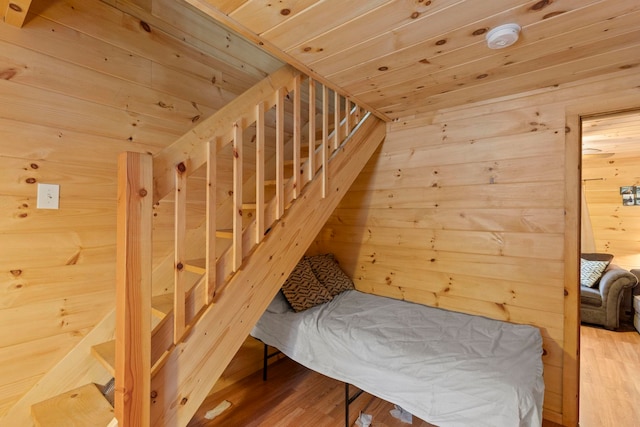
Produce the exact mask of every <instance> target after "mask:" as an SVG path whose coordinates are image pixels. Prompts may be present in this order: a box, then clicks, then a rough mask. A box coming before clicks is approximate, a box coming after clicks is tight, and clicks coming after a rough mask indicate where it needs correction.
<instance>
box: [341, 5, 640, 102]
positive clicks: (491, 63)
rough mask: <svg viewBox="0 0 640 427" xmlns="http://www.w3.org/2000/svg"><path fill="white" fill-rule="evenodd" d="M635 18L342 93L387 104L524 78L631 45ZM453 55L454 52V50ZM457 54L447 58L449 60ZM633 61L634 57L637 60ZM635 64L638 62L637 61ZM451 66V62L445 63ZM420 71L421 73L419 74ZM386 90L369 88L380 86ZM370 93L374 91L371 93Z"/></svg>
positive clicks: (635, 35)
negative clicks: (416, 95) (408, 95)
mask: <svg viewBox="0 0 640 427" xmlns="http://www.w3.org/2000/svg"><path fill="white" fill-rule="evenodd" d="M638 19H640V12H637V13H634V14H629V15H624V16H623V17H622V18H620V21H622V22H621V23H620V25H612V24H611V23H610V22H608V21H604V22H598V23H596V24H594V25H592V26H589V27H583V28H580V29H578V30H575V31H571V32H568V33H564V34H561V35H559V36H558V37H553V38H552V39H549V40H544V41H541V42H536V43H532V44H523V45H522V46H520V47H518V48H514V49H513V50H510V51H509V53H508V54H503V53H499V52H498V53H497V54H494V55H493V56H485V57H483V58H482V59H480V60H477V61H474V62H473V64H463V65H460V66H457V67H456V66H445V65H441V64H440V63H439V61H437V60H434V62H435V64H433V66H434V67H437V68H439V69H440V70H441V71H436V72H434V73H428V74H427V73H426V72H425V73H424V75H423V76H420V75H419V73H417V72H415V71H414V72H413V73H412V74H413V76H417V77H414V78H412V77H411V74H407V73H408V71H410V70H409V69H405V70H403V71H402V72H397V73H389V74H388V75H389V77H388V78H387V79H386V80H387V81H386V82H384V81H381V80H382V79H378V81H374V80H373V79H370V80H369V81H368V83H367V85H366V86H362V87H361V89H364V90H365V92H362V91H361V90H359V89H360V88H355V87H350V86H347V87H346V89H347V90H349V91H350V92H352V93H354V95H356V96H359V97H362V98H364V99H366V98H367V97H368V96H369V95H371V96H380V94H383V95H384V96H385V100H387V101H389V102H390V103H398V102H401V101H402V99H403V98H402V97H403V96H405V95H404V94H406V92H407V91H408V90H411V89H413V90H414V93H416V92H422V93H423V94H436V93H443V92H444V91H450V90H455V89H457V88H459V87H462V86H473V85H476V84H481V83H484V81H485V80H487V79H489V80H499V79H501V78H508V77H512V76H516V75H520V74H522V73H527V72H530V71H532V70H535V69H545V68H548V67H552V66H555V65H559V64H561V63H563V62H567V61H573V60H576V59H580V58H585V57H588V56H590V55H592V54H593V53H594V52H601V51H606V50H611V49H612V47H615V48H624V47H626V46H629V45H635V44H637V41H638V40H639V39H640V36H639V33H638V31H637V30H636V31H631V32H630V31H629V30H630V29H632V28H635V27H636V26H635V24H634V23H635V22H638ZM458 52H459V51H458ZM456 53H457V52H453V53H452V54H451V55H453V56H455V55H456ZM541 55H542V56H541ZM637 56H638V55H637ZM638 59H640V57H638ZM450 61H451V60H450ZM425 71H426V70H425ZM392 82H393V84H391V85H388V86H386V87H379V86H374V85H378V84H380V86H385V85H386V84H387V83H392ZM371 88H374V89H373V90H371Z"/></svg>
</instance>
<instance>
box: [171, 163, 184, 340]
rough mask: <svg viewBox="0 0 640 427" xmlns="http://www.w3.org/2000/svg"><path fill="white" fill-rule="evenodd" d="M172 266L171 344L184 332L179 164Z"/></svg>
mask: <svg viewBox="0 0 640 427" xmlns="http://www.w3.org/2000/svg"><path fill="white" fill-rule="evenodd" d="M174 173H175V180H176V183H175V188H176V190H175V203H174V204H175V206H174V242H173V243H174V264H173V271H174V273H173V278H174V280H173V343H174V344H177V343H178V342H180V339H181V338H182V335H183V334H184V331H185V324H186V319H185V306H184V302H185V298H184V293H185V283H184V282H185V273H186V269H185V259H184V257H185V253H186V241H185V239H186V236H187V218H186V216H187V169H186V167H185V165H184V163H179V164H178V165H177V166H176V170H175V172H174Z"/></svg>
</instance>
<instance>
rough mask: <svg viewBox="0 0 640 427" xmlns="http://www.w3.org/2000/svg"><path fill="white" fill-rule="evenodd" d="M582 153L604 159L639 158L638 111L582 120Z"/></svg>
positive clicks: (639, 112) (639, 115)
mask: <svg viewBox="0 0 640 427" xmlns="http://www.w3.org/2000/svg"><path fill="white" fill-rule="evenodd" d="M582 153H583V154H584V155H586V156H598V157H604V158H607V157H611V156H613V155H615V156H616V157H638V156H640V111H632V112H624V113H618V114H612V115H607V116H601V117H591V118H586V119H584V120H583V121H582Z"/></svg>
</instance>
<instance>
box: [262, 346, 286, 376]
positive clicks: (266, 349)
mask: <svg viewBox="0 0 640 427" xmlns="http://www.w3.org/2000/svg"><path fill="white" fill-rule="evenodd" d="M263 344H264V343H263ZM280 353H282V352H281V351H280V350H278V349H276V351H274V352H273V353H271V354H269V346H268V345H267V344H264V356H263V358H262V381H266V380H267V368H268V367H269V363H268V362H269V359H271V358H272V357H274V356H277V355H279V354H280Z"/></svg>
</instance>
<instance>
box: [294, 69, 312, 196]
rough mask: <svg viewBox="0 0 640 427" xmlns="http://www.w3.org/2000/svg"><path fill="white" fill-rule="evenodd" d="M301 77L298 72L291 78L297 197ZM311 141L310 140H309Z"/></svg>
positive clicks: (296, 189)
mask: <svg viewBox="0 0 640 427" xmlns="http://www.w3.org/2000/svg"><path fill="white" fill-rule="evenodd" d="M301 80H302V77H301V76H300V74H298V75H297V76H296V77H295V79H294V80H293V198H294V199H297V198H298V195H299V194H300V190H301V188H302V185H301V182H300V141H301V139H302V135H301V132H302V117H301V114H302V111H301V110H302V100H301V97H300V83H301ZM309 142H311V141H309Z"/></svg>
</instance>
